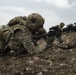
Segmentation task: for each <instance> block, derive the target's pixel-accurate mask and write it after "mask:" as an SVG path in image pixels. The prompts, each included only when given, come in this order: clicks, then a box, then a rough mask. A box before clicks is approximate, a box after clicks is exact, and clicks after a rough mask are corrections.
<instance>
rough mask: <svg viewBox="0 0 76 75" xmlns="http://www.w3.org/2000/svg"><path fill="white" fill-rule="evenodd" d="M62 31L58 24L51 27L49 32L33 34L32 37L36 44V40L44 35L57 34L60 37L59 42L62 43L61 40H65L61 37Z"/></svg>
mask: <svg viewBox="0 0 76 75" xmlns="http://www.w3.org/2000/svg"><path fill="white" fill-rule="evenodd" d="M61 33H62V31H61V29H60V28H59V27H58V25H57V26H55V27H51V28H49V32H48V33H46V34H40V35H35V36H33V37H32V39H33V40H32V42H34V44H35V45H37V44H36V41H37V40H39V39H40V38H42V37H45V36H48V37H51V36H54V37H55V36H56V37H57V38H58V41H59V43H61V42H63V40H62V39H61Z"/></svg>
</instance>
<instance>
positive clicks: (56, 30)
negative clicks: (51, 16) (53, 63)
mask: <svg viewBox="0 0 76 75" xmlns="http://www.w3.org/2000/svg"><path fill="white" fill-rule="evenodd" d="M64 25H65V24H64V23H63V22H61V23H60V25H56V26H53V27H51V28H50V33H51V32H52V31H53V32H54V33H55V35H53V36H51V37H48V40H47V41H48V43H49V44H52V43H53V41H54V40H55V37H57V39H58V41H59V44H60V43H62V42H63V40H62V39H61V32H62V31H63V27H64Z"/></svg>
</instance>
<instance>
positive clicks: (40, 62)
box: [0, 33, 76, 75]
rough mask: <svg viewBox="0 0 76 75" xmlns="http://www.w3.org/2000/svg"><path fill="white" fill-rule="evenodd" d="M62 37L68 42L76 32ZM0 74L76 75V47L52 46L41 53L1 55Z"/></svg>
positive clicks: (73, 37) (75, 36) (75, 35)
mask: <svg viewBox="0 0 76 75" xmlns="http://www.w3.org/2000/svg"><path fill="white" fill-rule="evenodd" d="M62 38H63V40H64V42H63V44H66V43H68V42H70V41H71V40H73V39H75V38H76V33H64V34H63V35H62ZM57 43H58V42H57V40H55V41H54V44H57ZM0 75H76V48H73V49H68V50H67V49H61V48H58V47H56V46H52V47H50V48H48V49H47V50H45V51H44V52H42V53H39V54H32V55H30V54H27V55H18V56H13V55H7V56H1V57H0Z"/></svg>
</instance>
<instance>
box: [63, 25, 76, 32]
mask: <svg viewBox="0 0 76 75" xmlns="http://www.w3.org/2000/svg"><path fill="white" fill-rule="evenodd" d="M63 32H76V25H73V24H69V25H67V27H66V28H63Z"/></svg>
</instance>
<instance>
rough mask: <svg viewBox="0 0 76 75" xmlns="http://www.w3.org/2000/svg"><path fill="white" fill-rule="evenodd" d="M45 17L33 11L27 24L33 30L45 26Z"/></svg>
mask: <svg viewBox="0 0 76 75" xmlns="http://www.w3.org/2000/svg"><path fill="white" fill-rule="evenodd" d="M43 24H44V18H43V17H42V16H41V15H40V14H38V13H32V14H30V15H29V16H28V17H27V21H26V25H27V26H28V27H29V28H30V29H32V30H36V31H38V30H40V29H41V28H43Z"/></svg>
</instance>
